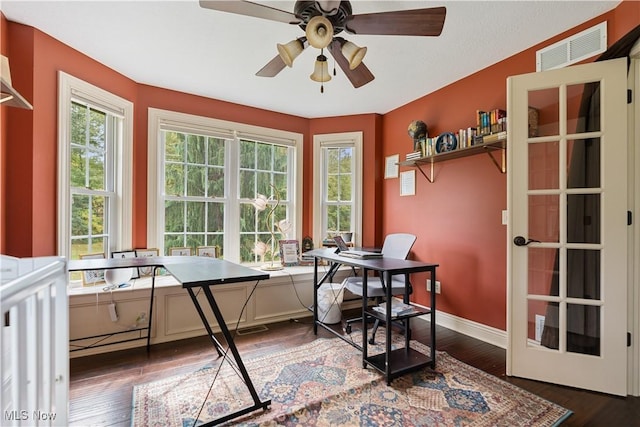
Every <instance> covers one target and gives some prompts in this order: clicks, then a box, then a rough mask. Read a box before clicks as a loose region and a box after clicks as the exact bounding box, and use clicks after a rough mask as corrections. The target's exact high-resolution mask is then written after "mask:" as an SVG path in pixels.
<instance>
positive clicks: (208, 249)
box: [196, 246, 218, 258]
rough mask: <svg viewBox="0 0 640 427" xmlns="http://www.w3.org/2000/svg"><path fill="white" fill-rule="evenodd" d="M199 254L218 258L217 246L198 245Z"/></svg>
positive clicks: (197, 251)
mask: <svg viewBox="0 0 640 427" xmlns="http://www.w3.org/2000/svg"><path fill="white" fill-rule="evenodd" d="M196 255H197V256H205V257H209V258H218V247H217V246H198V247H197V248H196Z"/></svg>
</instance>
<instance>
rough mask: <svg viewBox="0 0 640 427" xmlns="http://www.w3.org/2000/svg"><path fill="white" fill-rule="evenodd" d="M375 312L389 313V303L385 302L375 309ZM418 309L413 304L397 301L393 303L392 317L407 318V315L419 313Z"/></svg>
mask: <svg viewBox="0 0 640 427" xmlns="http://www.w3.org/2000/svg"><path fill="white" fill-rule="evenodd" d="M372 308H373V310H375V311H377V312H378V313H381V314H386V313H387V303H386V302H383V303H380V304H378V305H376V306H374V307H372ZM417 311H418V310H417V309H416V308H415V307H414V306H412V305H411V304H405V303H402V302H399V301H397V300H395V299H393V300H392V301H391V317H398V316H406V315H407V314H413V313H417Z"/></svg>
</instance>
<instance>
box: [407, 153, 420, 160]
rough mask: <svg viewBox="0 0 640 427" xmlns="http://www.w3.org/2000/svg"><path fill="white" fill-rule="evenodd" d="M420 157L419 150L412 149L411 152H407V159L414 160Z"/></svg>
mask: <svg viewBox="0 0 640 427" xmlns="http://www.w3.org/2000/svg"><path fill="white" fill-rule="evenodd" d="M420 157H422V152H421V151H413V152H411V153H407V160H415V159H419V158H420Z"/></svg>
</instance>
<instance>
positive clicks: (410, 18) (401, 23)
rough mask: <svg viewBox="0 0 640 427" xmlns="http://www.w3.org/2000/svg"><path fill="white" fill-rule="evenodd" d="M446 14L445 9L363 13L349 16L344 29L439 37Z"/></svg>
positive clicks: (358, 32)
mask: <svg viewBox="0 0 640 427" xmlns="http://www.w3.org/2000/svg"><path fill="white" fill-rule="evenodd" d="M446 14H447V8H446V7H433V8H429V9H414V10H398V11H394V12H380V13H364V14H361V15H351V16H350V17H349V18H347V22H346V24H345V27H346V30H347V31H348V32H350V33H353V34H369V35H385V36H386V35H390V36H439V35H440V33H441V32H442V27H443V26H444V18H445V16H446Z"/></svg>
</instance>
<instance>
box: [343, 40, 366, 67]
mask: <svg viewBox="0 0 640 427" xmlns="http://www.w3.org/2000/svg"><path fill="white" fill-rule="evenodd" d="M366 53H367V48H366V47H360V46H358V45H356V44H355V43H352V42H346V43H345V44H344V46H342V54H343V55H344V57H345V58H347V61H349V69H350V70H354V69H355V68H356V67H357V66H358V65H360V64H361V63H362V59H363V58H364V55H365V54H366Z"/></svg>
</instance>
